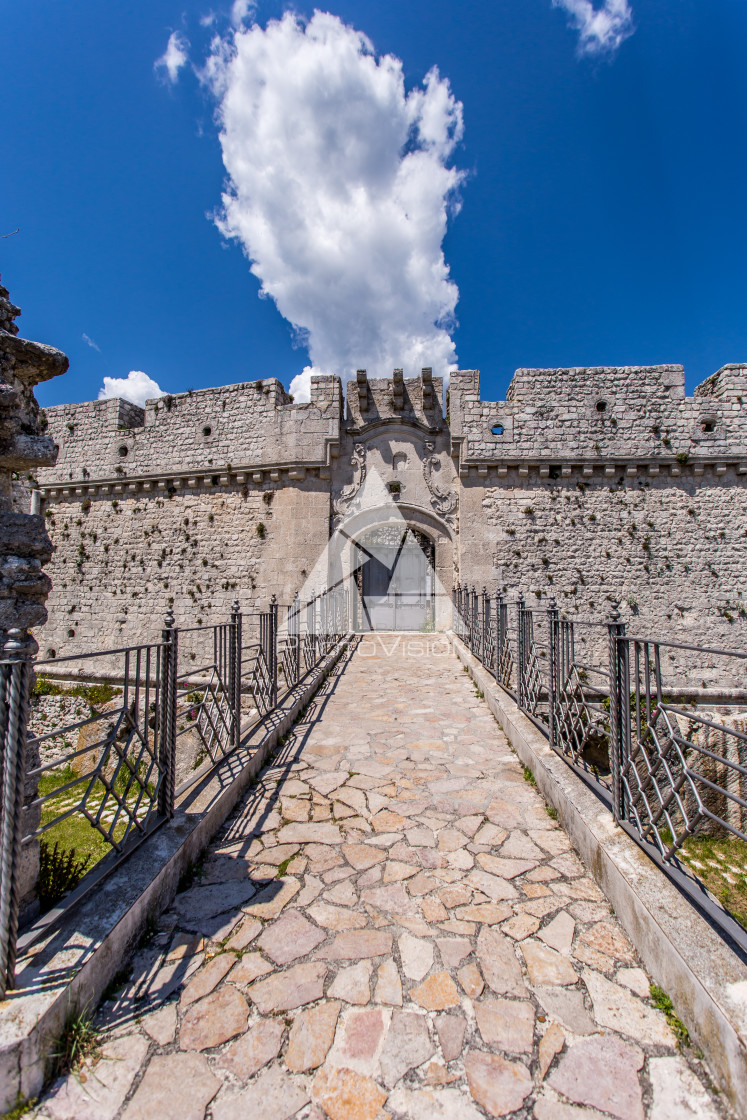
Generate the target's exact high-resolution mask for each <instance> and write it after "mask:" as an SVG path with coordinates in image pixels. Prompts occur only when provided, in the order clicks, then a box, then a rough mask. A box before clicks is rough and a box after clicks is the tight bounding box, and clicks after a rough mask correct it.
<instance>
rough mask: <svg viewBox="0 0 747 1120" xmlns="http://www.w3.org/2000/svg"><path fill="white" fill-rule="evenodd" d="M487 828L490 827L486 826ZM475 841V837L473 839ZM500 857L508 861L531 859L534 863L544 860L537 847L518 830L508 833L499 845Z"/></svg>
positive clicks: (542, 853)
mask: <svg viewBox="0 0 747 1120" xmlns="http://www.w3.org/2000/svg"><path fill="white" fill-rule="evenodd" d="M485 827H486V828H489V827H490V825H486V826H485ZM475 839H476V840H477V837H475ZM477 842H478V843H486V841H477ZM501 855H502V856H504V857H506V856H507V857H508V858H509V859H531V860H534V861H535V863H537V862H539V860H542V859H544V858H545V854H544V852H542V851H541V850H540V849H539V848H538V847H537V845H536V844H535V843H534V842H533V841H532V840H530V838H529V836H528V835H527V834H526V832H521V831H520V830H519V829H518V828H517V829H515V830H514V831H513V832H511V833H509V836H508V839H507V840H506V841H505V842H504V843H503V844H502V845H501Z"/></svg>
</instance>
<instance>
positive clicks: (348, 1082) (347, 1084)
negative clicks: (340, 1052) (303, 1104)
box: [312, 1069, 386, 1120]
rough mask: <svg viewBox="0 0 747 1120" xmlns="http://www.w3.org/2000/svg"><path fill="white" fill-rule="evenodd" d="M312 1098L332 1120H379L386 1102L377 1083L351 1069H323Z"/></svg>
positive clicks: (315, 1084)
mask: <svg viewBox="0 0 747 1120" xmlns="http://www.w3.org/2000/svg"><path fill="white" fill-rule="evenodd" d="M312 1095H313V1098H314V1100H315V1101H316V1102H317V1103H318V1104H319V1105H321V1107H322V1108H323V1109H324V1111H325V1112H326V1114H327V1116H329V1118H330V1120H377V1117H378V1116H379V1113H380V1111H381V1108H382V1106H383V1104H384V1101H385V1100H386V1093H384V1092H382V1090H381V1089H380V1088H379V1086H378V1085H377V1084H376V1082H375V1081H372V1080H371V1078H370V1077H365V1076H364V1075H362V1074H360V1073H356V1072H355V1071H354V1070H352V1069H323V1070H322V1071H321V1072H320V1073H319V1074H317V1077H316V1080H315V1081H314V1084H313V1086H312Z"/></svg>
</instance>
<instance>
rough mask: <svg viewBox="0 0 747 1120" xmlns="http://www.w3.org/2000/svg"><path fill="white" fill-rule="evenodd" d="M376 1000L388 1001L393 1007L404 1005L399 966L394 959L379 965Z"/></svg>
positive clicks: (379, 1001)
mask: <svg viewBox="0 0 747 1120" xmlns="http://www.w3.org/2000/svg"><path fill="white" fill-rule="evenodd" d="M374 1000H375V1001H376V1002H377V1003H386V1004H389V1005H390V1006H391V1007H401V1006H402V981H401V980H400V978H399V973H398V972H397V966H396V964H395V963H394V961H392V960H389V961H384V963H383V964H382V965H379V970H378V972H377V974H376V991H375V992H374Z"/></svg>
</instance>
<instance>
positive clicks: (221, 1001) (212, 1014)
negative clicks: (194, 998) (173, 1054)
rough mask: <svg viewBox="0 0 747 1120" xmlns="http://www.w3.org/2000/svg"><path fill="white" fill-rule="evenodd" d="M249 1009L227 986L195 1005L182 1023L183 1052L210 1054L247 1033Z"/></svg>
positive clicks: (180, 1033)
mask: <svg viewBox="0 0 747 1120" xmlns="http://www.w3.org/2000/svg"><path fill="white" fill-rule="evenodd" d="M248 1017H249V1008H248V1007H247V1003H246V1000H245V999H244V997H243V996H242V994H241V992H239V991H238V990H237V989H236V988H234V987H233V985H231V984H227V985H226V986H225V987H224V988H219V989H218V991H217V992H213V994H212V995H209V996H206V997H205V999H201V1000H200V1002H199V1003H194V1004H192V1006H191V1007H190V1008H189V1010H188V1011H187V1013H186V1015H185V1016H184V1018H183V1020H182V1025H181V1029H180V1031H179V1043H180V1045H181V1048H182V1050H211V1049H212V1048H213V1047H214V1046H220V1044H221V1043H222V1042H227V1041H228V1039H229V1038H233V1037H234V1036H235V1035H237V1034H241V1032H242V1031H243V1030H245V1029H246V1022H247V1019H248Z"/></svg>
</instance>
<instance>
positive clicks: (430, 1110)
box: [387, 1088, 482, 1120]
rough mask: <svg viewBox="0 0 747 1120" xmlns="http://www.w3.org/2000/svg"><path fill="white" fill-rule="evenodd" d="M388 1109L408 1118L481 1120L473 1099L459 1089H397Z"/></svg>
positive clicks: (417, 1119)
mask: <svg viewBox="0 0 747 1120" xmlns="http://www.w3.org/2000/svg"><path fill="white" fill-rule="evenodd" d="M387 1110H388V1111H391V1112H394V1113H396V1114H397V1115H398V1116H399V1115H402V1116H406V1117H407V1118H408V1120H481V1117H482V1113H481V1112H479V1111H478V1110H477V1109H476V1108H475V1106H474V1104H473V1103H472V1101H470V1100H468V1099H467V1098H466V1097H465V1095H464V1094H463V1093H460V1092H459V1090H458V1089H415V1090H412V1089H404V1088H400V1089H395V1090H394V1092H393V1093H392V1094H391V1095H390V1096H389V1099H388V1101H387Z"/></svg>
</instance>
